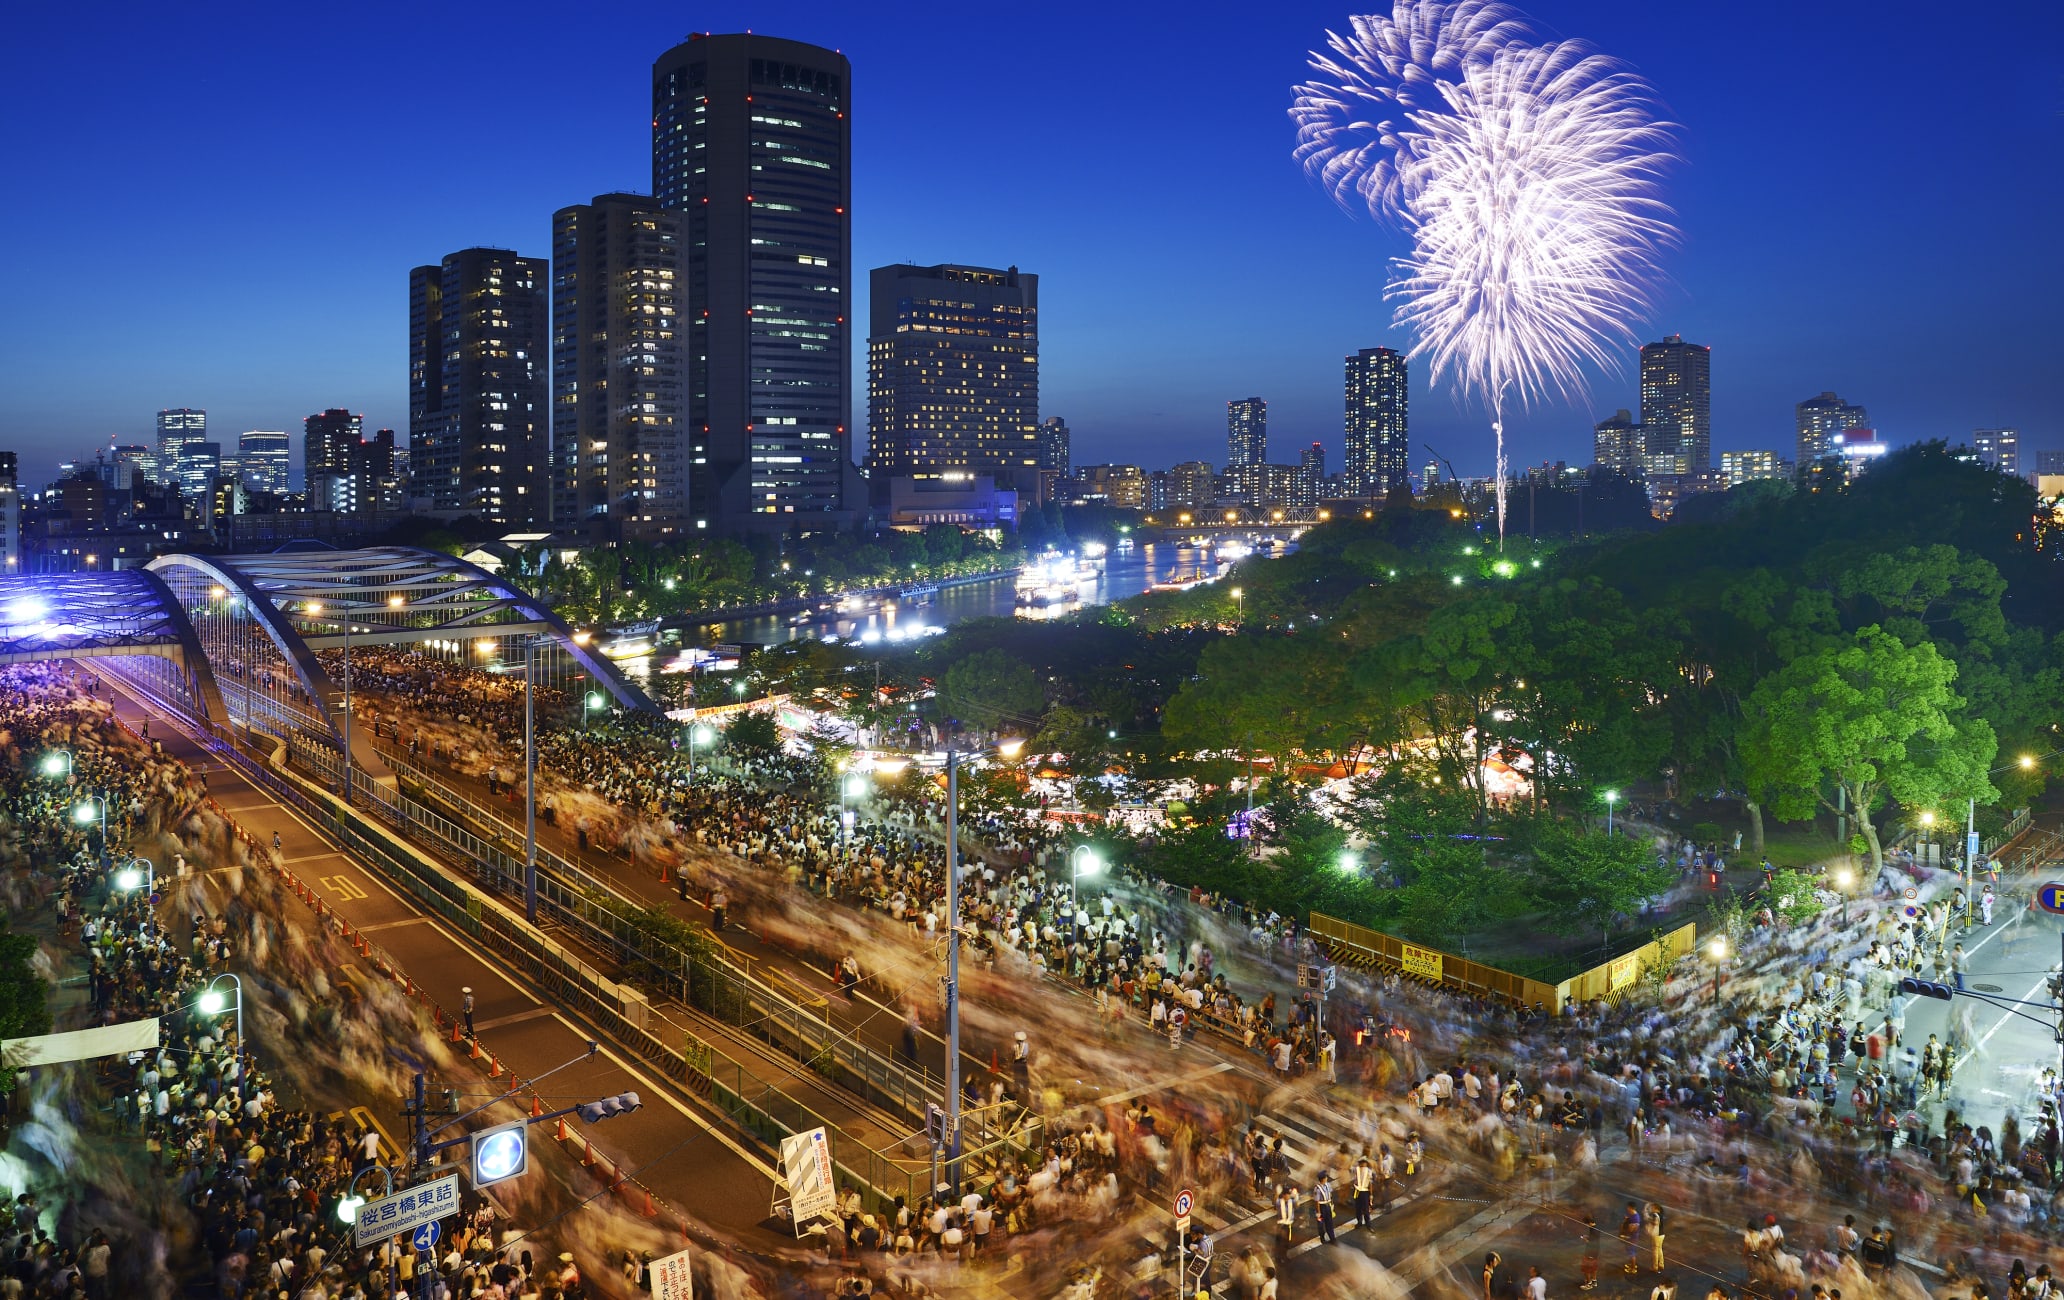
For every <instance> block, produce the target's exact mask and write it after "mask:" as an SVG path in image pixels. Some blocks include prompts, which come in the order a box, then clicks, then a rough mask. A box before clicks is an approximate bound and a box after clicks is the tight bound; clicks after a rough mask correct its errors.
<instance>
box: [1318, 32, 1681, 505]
mask: <svg viewBox="0 0 2064 1300" xmlns="http://www.w3.org/2000/svg"><path fill="white" fill-rule="evenodd" d="M1352 30H1353V33H1354V35H1353V36H1352V37H1341V36H1338V35H1335V34H1333V33H1328V41H1329V45H1330V48H1331V49H1332V51H1333V54H1332V55H1331V56H1328V55H1321V54H1318V53H1314V54H1313V55H1312V56H1311V64H1312V68H1313V69H1314V70H1315V71H1316V72H1318V73H1319V74H1320V75H1321V76H1322V77H1323V78H1325V80H1322V81H1315V82H1310V83H1306V84H1304V85H1300V86H1298V87H1297V88H1296V91H1295V94H1296V100H1295V103H1294V104H1293V106H1292V108H1291V110H1290V113H1291V117H1292V118H1293V119H1294V120H1295V121H1296V123H1297V137H1298V138H1297V150H1296V156H1297V158H1298V160H1299V161H1300V162H1301V163H1303V164H1304V167H1305V170H1306V171H1307V172H1308V173H1309V174H1310V175H1311V176H1312V177H1313V178H1314V179H1316V180H1318V181H1319V182H1320V183H1321V184H1322V185H1324V186H1325V187H1326V189H1327V190H1328V192H1330V193H1331V194H1332V195H1333V197H1334V199H1335V201H1337V202H1339V203H1341V204H1342V206H1344V207H1351V206H1352V203H1353V201H1354V200H1356V199H1359V200H1360V201H1361V203H1362V204H1364V205H1365V206H1366V207H1367V208H1368V210H1369V212H1370V213H1371V214H1372V215H1375V216H1377V217H1380V218H1386V219H1389V220H1393V221H1395V222H1397V223H1398V224H1400V225H1401V226H1403V227H1404V229H1405V230H1406V231H1407V232H1408V233H1409V234H1410V235H1411V237H1412V251H1411V252H1410V253H1409V254H1407V255H1406V256H1404V257H1401V258H1399V259H1397V260H1396V262H1395V271H1396V273H1395V274H1394V276H1393V277H1392V280H1391V284H1390V287H1389V289H1388V291H1387V295H1386V296H1388V297H1390V298H1392V299H1394V300H1396V302H1397V303H1398V306H1397V308H1396V313H1395V315H1396V320H1397V321H1398V323H1399V324H1401V325H1405V326H1407V327H1408V328H1410V329H1411V330H1412V332H1413V334H1414V336H1415V339H1416V341H1415V343H1414V344H1413V347H1412V350H1411V355H1413V356H1415V357H1424V358H1425V359H1426V360H1427V362H1428V363H1429V366H1430V368H1431V371H1432V377H1433V380H1434V382H1436V383H1437V382H1439V381H1440V380H1441V379H1442V377H1443V376H1445V375H1447V374H1449V373H1450V372H1452V373H1453V374H1454V376H1455V378H1456V380H1457V382H1458V383H1459V384H1460V385H1461V388H1462V391H1463V393H1464V395H1465V396H1466V397H1473V398H1480V399H1482V400H1483V402H1484V404H1485V405H1486V406H1487V407H1488V408H1489V409H1490V413H1491V429H1492V433H1493V436H1494V438H1495V440H1496V445H1497V499H1498V537H1499V542H1500V545H1502V544H1503V542H1504V535H1505V425H1504V408H1505V403H1506V401H1507V400H1508V399H1513V400H1516V401H1518V402H1519V403H1520V404H1521V405H1522V406H1525V405H1528V404H1530V403H1532V402H1533V401H1535V400H1537V399H1539V398H1542V397H1545V396H1548V395H1549V394H1551V393H1552V394H1555V395H1559V396H1562V397H1565V398H1569V399H1573V400H1580V399H1581V398H1582V397H1583V396H1584V382H1583V369H1582V368H1583V366H1584V365H1585V364H1586V363H1590V364H1593V365H1600V366H1609V365H1612V364H1614V362H1615V360H1616V357H1615V352H1614V349H1616V348H1618V347H1620V346H1623V345H1626V344H1631V343H1633V342H1634V341H1635V336H1634V332H1633V323H1634V322H1635V321H1636V320H1637V319H1639V318H1640V316H1641V315H1642V314H1643V312H1644V311H1645V310H1646V308H1647V306H1648V294H1647V285H1648V284H1649V283H1650V282H1651V281H1652V280H1653V279H1654V277H1655V275H1656V272H1657V266H1656V261H1657V255H1658V252H1659V250H1660V249H1661V248H1662V247H1663V246H1664V245H1666V244H1668V243H1669V242H1670V241H1671V240H1672V239H1673V238H1674V237H1675V233H1676V232H1675V230H1674V229H1673V228H1672V226H1671V225H1670V222H1669V219H1668V218H1669V212H1668V209H1667V208H1666V207H1665V206H1664V205H1663V203H1662V201H1661V200H1660V199H1659V198H1658V197H1657V194H1656V181H1657V178H1658V177H1659V176H1660V174H1661V173H1662V171H1663V170H1664V169H1665V168H1666V167H1667V166H1668V165H1669V163H1670V162H1671V161H1672V155H1671V152H1670V143H1671V142H1670V134H1669V128H1668V126H1667V125H1666V124H1664V123H1663V122H1661V121H1660V120H1658V118H1657V117H1656V103H1655V98H1654V95H1653V93H1652V92H1651V91H1650V90H1649V88H1648V86H1647V84H1646V83H1645V82H1643V81H1642V80H1641V79H1640V78H1639V77H1637V76H1635V75H1633V74H1632V73H1630V72H1627V71H1626V70H1624V69H1623V68H1621V67H1620V66H1619V65H1618V64H1616V63H1614V62H1613V61H1612V60H1610V59H1608V58H1606V57H1605V56H1603V55H1600V54H1598V53H1596V52H1594V51H1592V50H1591V49H1590V48H1589V47H1588V46H1585V45H1584V44H1582V43H1581V42H1576V41H1552V42H1536V41H1534V40H1532V39H1531V37H1530V36H1529V35H1528V33H1527V30H1526V28H1525V26H1524V24H1523V23H1522V22H1521V21H1520V19H1519V18H1518V17H1517V16H1516V15H1515V14H1514V13H1513V12H1512V11H1511V10H1510V9H1507V8H1505V7H1504V6H1502V5H1499V4H1494V3H1493V4H1486V3H1473V2H1472V0H1458V2H1457V3H1453V4H1441V3H1438V2H1437V0H1399V3H1398V4H1397V6H1396V8H1395V9H1394V10H1393V12H1392V13H1391V15H1390V16H1389V17H1384V16H1381V15H1377V16H1369V17H1359V18H1356V19H1354V21H1353V28H1352Z"/></svg>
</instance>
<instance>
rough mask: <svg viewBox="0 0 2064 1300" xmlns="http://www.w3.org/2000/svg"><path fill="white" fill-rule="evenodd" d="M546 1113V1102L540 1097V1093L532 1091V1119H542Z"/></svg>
mask: <svg viewBox="0 0 2064 1300" xmlns="http://www.w3.org/2000/svg"><path fill="white" fill-rule="evenodd" d="M544 1113H545V1103H544V1102H542V1101H540V1100H539V1099H538V1095H537V1094H536V1093H532V1094H531V1095H530V1117H531V1118H532V1119H541V1118H543V1117H544ZM562 1122H564V1121H562Z"/></svg>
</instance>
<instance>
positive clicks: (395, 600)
mask: <svg viewBox="0 0 2064 1300" xmlns="http://www.w3.org/2000/svg"><path fill="white" fill-rule="evenodd" d="M407 603H408V599H407V598H406V597H404V596H389V597H388V598H387V608H389V609H400V608H401V607H402V606H403V605H405V604H407Z"/></svg>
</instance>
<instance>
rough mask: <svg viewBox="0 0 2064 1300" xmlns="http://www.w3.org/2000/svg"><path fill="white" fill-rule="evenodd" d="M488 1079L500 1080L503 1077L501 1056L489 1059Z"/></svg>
mask: <svg viewBox="0 0 2064 1300" xmlns="http://www.w3.org/2000/svg"><path fill="white" fill-rule="evenodd" d="M487 1077H488V1078H490V1079H499V1078H501V1077H502V1059H501V1058H500V1057H499V1056H490V1057H488V1058H487Z"/></svg>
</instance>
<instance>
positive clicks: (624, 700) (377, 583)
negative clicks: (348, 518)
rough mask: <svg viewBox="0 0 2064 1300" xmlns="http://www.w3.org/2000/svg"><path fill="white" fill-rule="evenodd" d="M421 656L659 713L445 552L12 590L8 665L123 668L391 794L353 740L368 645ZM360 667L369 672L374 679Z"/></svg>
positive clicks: (582, 649) (334, 555)
mask: <svg viewBox="0 0 2064 1300" xmlns="http://www.w3.org/2000/svg"><path fill="white" fill-rule="evenodd" d="M376 646H405V647H407V648H408V649H410V650H411V651H413V652H415V653H419V654H426V655H430V656H432V657H436V658H442V659H444V660H447V661H450V662H453V663H471V664H474V665H476V666H479V667H482V668H486V669H488V670H489V671H493V672H509V671H515V672H519V673H520V672H521V671H522V670H523V665H524V659H525V656H526V655H535V657H536V660H535V667H536V670H537V673H538V680H539V682H540V683H541V684H545V685H563V684H566V683H568V682H571V681H574V680H585V681H587V682H591V683H593V684H594V685H595V686H597V687H599V688H601V689H603V690H606V691H608V692H609V694H610V695H611V696H612V697H613V698H614V699H615V701H616V702H617V704H618V705H620V706H621V707H623V708H626V709H631V710H640V711H655V712H656V711H657V710H656V707H655V706H654V705H653V703H652V701H651V700H650V699H649V698H648V697H647V696H646V695H645V693H644V692H643V691H642V690H640V689H639V688H638V686H637V685H636V684H635V683H633V682H631V681H630V680H628V679H627V678H626V677H625V676H624V675H623V673H622V672H621V671H620V670H619V669H618V668H617V666H616V665H615V664H613V663H611V662H610V661H609V659H608V658H606V657H605V656H603V655H602V654H600V653H599V652H598V651H596V650H594V649H592V648H591V647H589V646H588V645H587V644H585V641H584V639H583V638H578V637H576V636H575V634H574V633H573V631H572V629H571V628H569V627H567V625H566V624H565V623H564V622H563V621H562V620H561V619H560V618H559V617H558V616H557V615H555V614H553V613H552V612H551V610H549V609H548V608H546V607H545V605H544V604H543V603H542V602H540V601H538V600H537V599H535V598H534V597H532V596H531V595H529V594H528V593H526V592H524V591H522V590H520V589H519V588H517V587H515V586H513V585H511V584H510V583H508V582H507V581H505V580H503V579H502V578H499V577H497V576H496V575H494V574H491V573H489V572H487V571H486V570H485V569H482V568H480V567H479V566H478V565H474V564H469V563H467V562H466V561H464V560H460V559H456V558H454V557H452V556H449V555H445V554H443V553H441V552H437V551H425V550H418V549H416V548H414V547H403V546H380V547H372V548H368V549H364V550H356V551H297V552H282V553H274V554H265V555H188V554H175V555H162V556H159V557H158V558H156V559H154V560H152V561H151V562H150V563H149V565H147V566H146V567H145V568H142V569H123V570H117V571H114V572H109V573H73V574H35V575H28V574H24V575H16V576H8V577H0V663H21V662H26V661H31V660H43V659H68V658H97V657H109V658H111V657H115V656H123V657H126V658H125V663H124V667H126V668H128V669H130V670H131V671H133V672H135V673H136V674H137V675H138V676H141V677H143V678H144V679H145V680H146V681H148V683H149V684H150V685H151V686H152V687H153V688H154V689H155V690H157V691H158V693H159V694H160V695H162V696H164V697H166V698H167V699H170V700H172V701H174V702H176V703H178V704H180V705H181V706H182V707H184V708H185V709H186V710H187V712H188V713H189V714H191V715H192V716H193V717H194V718H195V719H196V720H198V721H202V722H204V723H207V724H210V725H213V726H217V727H222V728H247V729H250V730H255V731H262V732H266V733H269V734H271V735H275V736H278V737H280V738H281V739H290V738H293V737H296V736H302V737H310V738H313V739H316V740H318V741H320V742H323V743H326V744H328V745H330V746H331V747H333V748H336V749H337V750H339V751H340V752H341V751H342V750H343V748H344V745H345V736H346V734H347V732H349V733H351V737H350V739H351V754H352V761H353V763H354V765H356V766H358V767H360V768H361V770H362V771H364V772H365V773H366V774H367V775H368V776H370V777H372V778H373V779H374V780H391V779H392V777H391V773H390V772H389V769H388V768H387V765H386V763H385V762H384V761H383V760H382V759H381V758H380V756H379V754H378V752H377V751H376V750H375V749H374V747H373V745H372V738H371V736H370V735H367V734H366V732H365V730H364V729H353V728H349V727H347V726H345V724H344V717H345V709H346V703H345V700H346V690H345V685H344V681H345V677H346V676H347V675H348V673H349V672H350V671H352V669H351V668H348V667H347V665H350V664H351V663H352V659H351V652H352V651H354V650H357V649H359V648H360V647H368V648H370V647H376ZM366 668H367V666H360V667H358V668H357V669H356V670H357V671H361V672H363V671H366Z"/></svg>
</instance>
